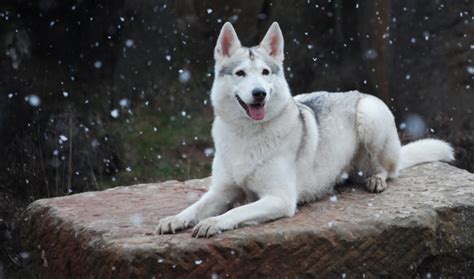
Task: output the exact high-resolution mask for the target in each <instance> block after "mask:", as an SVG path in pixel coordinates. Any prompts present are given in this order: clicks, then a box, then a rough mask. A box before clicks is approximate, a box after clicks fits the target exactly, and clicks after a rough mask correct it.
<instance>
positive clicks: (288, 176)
mask: <svg viewBox="0 0 474 279" xmlns="http://www.w3.org/2000/svg"><path fill="white" fill-rule="evenodd" d="M255 177H256V179H255V180H254V181H253V184H254V185H255V187H253V189H252V190H253V191H254V192H256V193H257V196H258V197H259V199H258V200H257V201H255V202H253V203H249V204H246V205H243V206H240V207H236V208H233V209H231V210H229V211H227V212H226V213H224V214H222V215H219V216H216V217H210V218H207V219H205V220H203V221H201V222H200V223H198V224H197V225H196V226H195V227H194V229H193V236H195V237H210V236H212V235H214V234H217V233H220V232H222V231H225V230H229V229H233V228H236V227H237V226H239V225H241V224H244V223H250V222H257V223H261V222H266V221H270V220H274V219H278V218H282V217H291V216H293V215H294V214H295V211H296V199H297V197H296V185H295V175H294V173H293V172H292V168H291V167H290V168H288V167H286V165H285V164H284V163H283V164H282V163H278V162H274V163H273V164H271V166H270V167H267V168H265V169H262V170H261V171H259V172H258V174H256V175H255Z"/></svg>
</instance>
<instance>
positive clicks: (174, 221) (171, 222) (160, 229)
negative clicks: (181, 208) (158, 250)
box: [156, 215, 189, 234]
mask: <svg viewBox="0 0 474 279" xmlns="http://www.w3.org/2000/svg"><path fill="white" fill-rule="evenodd" d="M188 227H189V222H187V221H185V220H182V219H181V218H179V217H178V216H177V215H176V216H169V217H166V218H163V219H161V220H160V221H159V223H158V226H157V228H156V231H157V233H158V234H168V233H172V234H175V233H176V232H177V231H179V230H183V229H186V228H188Z"/></svg>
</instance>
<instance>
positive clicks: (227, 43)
mask: <svg viewBox="0 0 474 279" xmlns="http://www.w3.org/2000/svg"><path fill="white" fill-rule="evenodd" d="M239 47H240V41H239V38H238V37H237V33H235V30H234V27H233V26H232V24H230V22H226V23H225V24H224V26H222V29H221V33H220V34H219V38H218V39H217V45H216V48H215V49H214V59H216V60H218V59H222V58H224V57H230V56H232V54H234V52H235V51H236V50H237V49H238V48H239Z"/></svg>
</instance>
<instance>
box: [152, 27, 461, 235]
mask: <svg viewBox="0 0 474 279" xmlns="http://www.w3.org/2000/svg"><path fill="white" fill-rule="evenodd" d="M283 46H284V42H283V35H282V32H281V29H280V27H279V25H278V23H276V22H274V23H273V24H272V25H271V27H270V28H269V29H268V31H267V33H266V35H265V36H264V38H263V40H262V41H261V42H260V44H259V45H258V46H255V47H250V48H247V47H242V46H241V44H240V41H239V39H238V37H237V34H236V32H235V30H234V28H233V26H232V25H231V24H230V23H228V22H227V23H225V24H224V26H223V27H222V30H221V32H220V34H219V38H218V40H217V45H216V47H215V50H214V58H215V76H214V83H213V86H212V91H211V102H212V106H213V109H214V114H215V119H214V123H213V127H212V136H213V140H214V144H215V156H214V160H213V163H212V182H211V186H210V188H209V190H208V192H206V193H205V194H204V195H203V196H202V197H201V199H200V200H199V201H197V202H196V203H194V204H193V205H191V206H189V207H188V208H186V209H185V210H183V211H182V212H181V213H179V214H177V215H175V216H171V217H167V218H164V219H162V220H160V222H159V224H158V227H157V233H158V234H167V233H175V232H176V231H178V230H183V229H186V228H189V227H192V226H194V229H193V231H192V235H193V236H195V237H210V236H212V235H215V234H218V233H221V232H223V231H226V230H231V229H234V228H237V227H238V226H241V225H244V224H254V223H262V222H266V221H270V220H274V219H278V218H282V217H291V216H293V215H294V214H295V211H296V207H297V205H298V204H303V203H308V202H311V201H314V200H317V199H319V198H321V197H323V196H325V195H327V194H328V193H332V192H333V190H334V186H335V185H336V184H337V183H338V182H340V181H341V178H345V177H347V178H348V179H349V180H353V181H359V182H363V183H365V185H366V186H367V189H368V191H369V192H375V193H380V192H382V191H383V190H385V189H386V188H387V183H386V180H387V179H394V178H396V177H397V176H398V174H399V171H400V170H402V169H404V168H408V167H410V166H413V165H416V164H420V163H424V162H430V161H446V162H449V161H453V160H454V152H453V148H452V147H451V146H450V144H448V143H447V142H444V141H441V140H436V139H422V140H418V141H415V142H412V143H409V144H407V145H404V146H401V144H400V140H399V138H398V134H397V129H396V125H395V120H394V116H393V114H392V113H391V112H390V110H389V108H388V107H387V106H386V105H385V103H384V102H383V101H382V100H380V99H378V98H376V97H374V96H371V95H366V94H363V93H360V92H357V91H350V92H344V93H328V92H314V93H309V94H301V95H297V96H296V97H292V95H291V93H290V89H289V87H288V83H287V81H286V79H285V76H284V70H283V60H284V52H283ZM243 202H247V203H244V204H243V205H242V203H243ZM239 203H240V206H235V205H236V204H237V205H238V204H239Z"/></svg>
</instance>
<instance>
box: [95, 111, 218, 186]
mask: <svg viewBox="0 0 474 279" xmlns="http://www.w3.org/2000/svg"><path fill="white" fill-rule="evenodd" d="M211 121H212V116H211V115H210V113H209V112H207V113H204V114H202V115H198V116H197V117H195V116H191V117H189V116H187V117H182V116H181V115H180V116H176V117H174V118H171V119H163V117H162V116H160V115H159V114H157V113H156V112H153V111H152V110H151V109H142V110H140V111H139V112H138V113H137V114H135V115H128V116H127V115H123V114H122V115H121V117H120V118H119V119H117V120H116V121H112V123H111V124H110V125H109V126H108V132H109V133H114V134H117V133H118V134H119V135H120V138H121V140H122V141H123V147H124V150H123V151H121V152H123V154H119V156H117V157H118V158H120V169H119V172H118V173H117V174H116V175H114V177H115V181H112V177H101V179H100V181H99V184H100V185H101V187H104V188H106V187H110V186H117V185H126V184H132V183H146V182H157V181H164V180H169V179H176V180H186V179H191V178H197V177H205V176H208V175H210V170H211V160H212V158H208V157H206V156H205V155H204V149H205V148H207V147H212V146H213V145H212V139H211V135H210V133H211V132H210V130H211Z"/></svg>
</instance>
